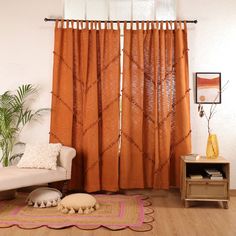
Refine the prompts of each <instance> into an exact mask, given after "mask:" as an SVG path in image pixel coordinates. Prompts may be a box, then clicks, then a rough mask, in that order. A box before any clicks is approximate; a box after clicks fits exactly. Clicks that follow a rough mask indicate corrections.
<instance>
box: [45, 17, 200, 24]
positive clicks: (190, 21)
mask: <svg viewBox="0 0 236 236" xmlns="http://www.w3.org/2000/svg"><path fill="white" fill-rule="evenodd" d="M56 20H57V19H53V18H44V21H45V22H48V21H56ZM58 20H64V21H67V20H69V21H72V20H74V19H58ZM74 21H76V20H74ZM81 21H83V22H85V21H86V20H81ZM87 21H89V22H91V21H95V20H87ZM176 21H178V20H176ZM100 22H102V23H105V22H113V23H118V22H120V23H125V22H127V23H131V22H132V21H129V20H128V21H122V20H121V21H116V20H114V21H110V20H108V21H104V20H102V21H100ZM133 22H139V23H142V22H143V21H135V20H134V21H133ZM144 22H146V21H144ZM149 22H156V21H153V20H150V21H149ZM159 22H174V21H173V20H164V21H163V20H159ZM181 22H182V23H184V22H186V23H188V24H197V20H186V21H184V20H181Z"/></svg>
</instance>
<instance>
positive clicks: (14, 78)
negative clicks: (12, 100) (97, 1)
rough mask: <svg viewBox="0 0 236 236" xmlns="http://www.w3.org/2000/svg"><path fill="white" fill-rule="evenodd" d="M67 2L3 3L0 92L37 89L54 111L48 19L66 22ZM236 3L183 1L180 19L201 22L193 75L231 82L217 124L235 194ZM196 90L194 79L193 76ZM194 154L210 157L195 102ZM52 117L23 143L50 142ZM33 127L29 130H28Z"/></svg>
mask: <svg viewBox="0 0 236 236" xmlns="http://www.w3.org/2000/svg"><path fill="white" fill-rule="evenodd" d="M62 3H63V0H50V1H49V0H21V1H17V0H7V1H6V0H0V22H1V29H0V84H1V86H0V93H2V92H3V91H5V90H7V89H16V88H17V86H18V85H20V84H22V83H33V84H38V85H39V86H40V87H41V90H40V94H39V95H40V96H39V97H38V98H37V100H36V102H35V104H34V106H35V107H36V108H37V107H38V108H41V107H50V105H51V94H50V91H51V85H52V59H53V53H52V52H53V33H54V32H53V29H54V24H53V23H49V22H48V23H45V22H44V21H43V19H44V17H61V16H62V13H63V5H62ZM235 9H236V1H235V0H225V1H222V0H208V1H205V0H198V1H195V0H179V1H178V8H177V13H178V19H198V21H199V23H198V24H197V25H189V48H190V52H189V56H190V75H192V74H193V73H194V72H196V71H220V72H222V80H223V83H224V82H225V81H227V80H229V81H230V84H229V86H228V89H227V90H226V91H225V92H224V94H223V98H222V105H218V107H217V114H216V115H215V117H214V118H213V120H212V128H213V130H214V132H215V133H217V135H218V138H219V143H220V153H221V155H223V156H224V157H225V158H227V159H229V160H230V161H231V188H233V189H236V159H235V158H234V155H235V153H236V145H235V144H234V142H235V140H236V105H235V100H236V92H235V88H236V87H235V86H236V79H235V78H234V77H235V68H236V60H235V53H236V27H235V22H236V11H235ZM190 84H191V86H193V77H190ZM191 114H192V130H193V133H192V138H193V152H197V153H201V154H204V153H205V147H206V139H207V127H206V122H205V120H204V119H203V118H202V119H201V118H200V117H199V116H198V114H197V105H196V104H194V97H193V94H192V99H191ZM49 125H50V116H49V115H46V116H45V117H44V119H43V120H42V121H41V122H40V123H36V124H32V125H30V126H28V127H27V129H25V130H24V132H23V135H22V139H23V141H26V142H28V141H32V140H33V141H35V140H40V141H45V142H46V141H48V132H49ZM29 128H30V129H29Z"/></svg>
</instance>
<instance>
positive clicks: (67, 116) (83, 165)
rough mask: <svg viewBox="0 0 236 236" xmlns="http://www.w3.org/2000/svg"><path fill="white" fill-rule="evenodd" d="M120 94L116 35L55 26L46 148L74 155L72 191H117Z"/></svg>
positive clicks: (96, 28)
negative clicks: (51, 145) (55, 146)
mask: <svg viewBox="0 0 236 236" xmlns="http://www.w3.org/2000/svg"><path fill="white" fill-rule="evenodd" d="M75 27H76V28H75ZM108 28H109V29H108ZM119 93H120V32H119V29H118V30H115V29H113V25H110V24H109V25H108V23H106V24H105V29H101V24H100V23H98V22H91V23H89V22H86V24H84V23H82V22H80V21H76V22H75V21H66V22H63V21H61V22H58V21H57V22H56V27H55V48H54V71H53V90H52V114H51V129H50V142H61V143H62V144H64V145H68V146H72V147H74V148H75V149H76V151H77V156H76V158H75V160H74V161H73V168H72V179H71V181H70V189H71V190H77V189H81V187H82V186H81V185H82V183H84V186H83V187H84V189H85V190H86V191H88V192H94V191H99V190H107V191H116V190H118V182H119V180H118V144H119V98H120V94H119Z"/></svg>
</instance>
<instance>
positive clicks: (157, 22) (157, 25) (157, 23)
mask: <svg viewBox="0 0 236 236" xmlns="http://www.w3.org/2000/svg"><path fill="white" fill-rule="evenodd" d="M156 27H157V30H159V21H158V20H157V21H156Z"/></svg>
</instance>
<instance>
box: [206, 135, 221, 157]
mask: <svg viewBox="0 0 236 236" xmlns="http://www.w3.org/2000/svg"><path fill="white" fill-rule="evenodd" d="M218 156H219V146H218V140H217V136H216V134H209V136H208V139H207V148H206V157H207V159H216V158H218Z"/></svg>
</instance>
